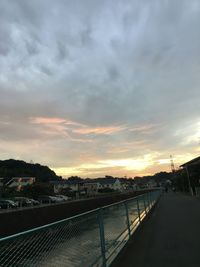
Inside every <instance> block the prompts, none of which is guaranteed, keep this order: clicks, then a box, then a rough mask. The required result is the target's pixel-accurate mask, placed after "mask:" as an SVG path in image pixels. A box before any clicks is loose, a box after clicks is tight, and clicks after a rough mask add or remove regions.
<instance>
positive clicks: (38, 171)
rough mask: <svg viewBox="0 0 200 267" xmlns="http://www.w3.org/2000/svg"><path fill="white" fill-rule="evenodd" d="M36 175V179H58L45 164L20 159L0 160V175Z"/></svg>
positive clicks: (41, 180)
mask: <svg viewBox="0 0 200 267" xmlns="http://www.w3.org/2000/svg"><path fill="white" fill-rule="evenodd" d="M20 176H23V177H36V180H37V181H40V182H48V181H50V180H59V179H61V177H60V176H57V175H56V173H55V172H54V171H52V170H51V169H50V168H49V167H47V166H42V165H40V164H38V163H36V164H33V163H27V162H25V161H22V160H14V159H9V160H0V177H20Z"/></svg>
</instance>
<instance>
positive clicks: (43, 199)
mask: <svg viewBox="0 0 200 267" xmlns="http://www.w3.org/2000/svg"><path fill="white" fill-rule="evenodd" d="M37 200H38V201H39V202H40V203H44V204H49V203H56V200H55V199H54V198H53V197H52V196H45V195H44V196H39V197H38V198H37Z"/></svg>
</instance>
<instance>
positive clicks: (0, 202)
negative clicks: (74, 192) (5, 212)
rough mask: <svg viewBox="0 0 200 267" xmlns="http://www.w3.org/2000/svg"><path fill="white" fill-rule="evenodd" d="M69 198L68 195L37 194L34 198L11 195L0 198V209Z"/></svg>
mask: <svg viewBox="0 0 200 267" xmlns="http://www.w3.org/2000/svg"><path fill="white" fill-rule="evenodd" d="M68 200H70V198H69V197H67V196H64V195H56V196H46V195H42V196H38V197H37V198H36V199H32V198H27V197H13V198H11V199H4V198H2V199H0V209H9V208H19V207H31V206H37V205H41V204H52V203H62V202H65V201H68Z"/></svg>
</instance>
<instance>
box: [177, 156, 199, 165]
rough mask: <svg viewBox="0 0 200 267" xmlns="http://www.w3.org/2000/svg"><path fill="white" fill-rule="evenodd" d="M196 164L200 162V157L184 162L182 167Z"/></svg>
mask: <svg viewBox="0 0 200 267" xmlns="http://www.w3.org/2000/svg"><path fill="white" fill-rule="evenodd" d="M196 164H200V157H197V158H194V159H192V160H190V161H188V162H186V163H184V164H182V165H181V166H180V167H187V166H190V165H196Z"/></svg>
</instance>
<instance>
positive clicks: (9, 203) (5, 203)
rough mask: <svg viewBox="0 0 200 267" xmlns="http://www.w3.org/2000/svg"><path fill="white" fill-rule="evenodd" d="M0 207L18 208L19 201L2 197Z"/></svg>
mask: <svg viewBox="0 0 200 267" xmlns="http://www.w3.org/2000/svg"><path fill="white" fill-rule="evenodd" d="M0 207H1V209H9V208H12V209H14V208H17V207H18V206H17V203H15V202H14V201H12V200H8V199H0Z"/></svg>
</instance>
